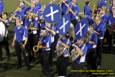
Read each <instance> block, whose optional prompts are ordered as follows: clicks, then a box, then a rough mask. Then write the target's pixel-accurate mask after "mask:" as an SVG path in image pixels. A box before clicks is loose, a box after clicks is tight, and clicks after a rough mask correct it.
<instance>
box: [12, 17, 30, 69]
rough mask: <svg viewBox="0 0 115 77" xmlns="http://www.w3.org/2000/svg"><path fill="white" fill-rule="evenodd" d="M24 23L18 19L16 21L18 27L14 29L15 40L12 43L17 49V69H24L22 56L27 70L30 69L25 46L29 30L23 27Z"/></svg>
mask: <svg viewBox="0 0 115 77" xmlns="http://www.w3.org/2000/svg"><path fill="white" fill-rule="evenodd" d="M22 25H23V24H22V21H21V20H20V19H19V18H17V19H16V26H15V28H14V38H13V42H12V46H13V47H15V49H16V56H17V69H19V68H21V67H22V56H23V58H24V62H25V65H26V66H27V69H29V68H30V66H29V63H28V58H27V53H26V52H25V45H26V43H27V38H28V34H27V30H26V29H25V28H24V27H23V26H22Z"/></svg>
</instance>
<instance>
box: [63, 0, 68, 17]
mask: <svg viewBox="0 0 115 77" xmlns="http://www.w3.org/2000/svg"><path fill="white" fill-rule="evenodd" d="M65 3H67V4H69V3H70V1H69V0H62V3H61V9H62V16H63V15H65V14H66V13H67V11H68V7H67V6H66V5H65Z"/></svg>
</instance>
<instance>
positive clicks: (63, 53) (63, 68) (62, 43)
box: [56, 33, 71, 77]
mask: <svg viewBox="0 0 115 77" xmlns="http://www.w3.org/2000/svg"><path fill="white" fill-rule="evenodd" d="M70 46H71V41H70V35H69V33H67V34H66V36H65V37H63V36H62V37H61V38H60V39H59V40H58V43H57V49H56V53H57V72H58V77H66V76H67V67H68V65H69V56H70V52H69V51H70Z"/></svg>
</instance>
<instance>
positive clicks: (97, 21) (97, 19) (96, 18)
mask: <svg viewBox="0 0 115 77" xmlns="http://www.w3.org/2000/svg"><path fill="white" fill-rule="evenodd" d="M100 21H101V20H100V17H98V16H96V17H95V23H96V24H97V25H98V24H99V23H100Z"/></svg>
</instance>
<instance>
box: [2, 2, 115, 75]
mask: <svg viewBox="0 0 115 77" xmlns="http://www.w3.org/2000/svg"><path fill="white" fill-rule="evenodd" d="M28 1H30V0H28ZM59 1H60V0H57V2H59ZM4 2H5V11H6V12H8V13H10V12H12V11H14V10H15V9H16V7H17V6H18V4H19V0H4ZM40 2H41V3H42V4H44V5H45V4H47V3H48V2H50V0H40ZM84 2H85V0H81V2H80V3H79V6H80V8H81V12H82V11H83V7H84ZM96 2H97V0H91V8H93V6H94V4H96ZM11 28H12V26H11ZM11 30H12V29H11ZM10 39H12V38H10ZM10 44H11V42H10ZM10 51H11V53H13V52H14V50H12V48H10ZM109 53H110V52H109ZM102 58H103V60H102V68H104V69H112V70H113V71H115V61H114V59H115V53H114V54H108V53H104V54H103V56H102ZM15 63H16V57H14V56H13V57H11V61H10V62H9V63H8V66H7V62H6V60H3V61H0V77H45V76H44V75H43V74H42V72H41V66H40V64H38V63H37V64H36V63H35V64H34V66H33V68H32V69H31V70H30V71H26V70H25V67H23V68H22V69H19V70H16V67H15V66H16V65H15ZM54 68H55V67H54ZM55 77H56V76H55ZM107 77H115V76H107Z"/></svg>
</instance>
